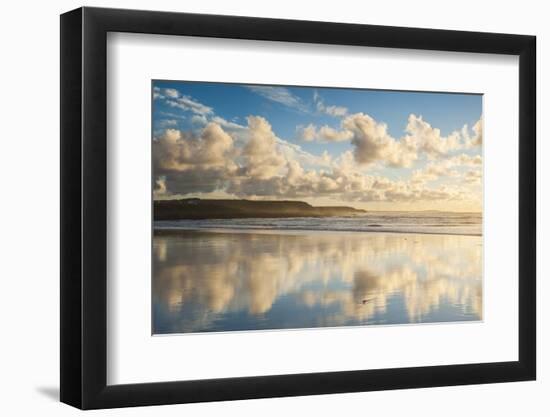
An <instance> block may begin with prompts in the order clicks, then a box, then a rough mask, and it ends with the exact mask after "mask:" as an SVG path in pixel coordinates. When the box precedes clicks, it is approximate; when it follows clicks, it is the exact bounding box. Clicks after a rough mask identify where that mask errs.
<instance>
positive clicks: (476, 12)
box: [0, 0, 550, 417]
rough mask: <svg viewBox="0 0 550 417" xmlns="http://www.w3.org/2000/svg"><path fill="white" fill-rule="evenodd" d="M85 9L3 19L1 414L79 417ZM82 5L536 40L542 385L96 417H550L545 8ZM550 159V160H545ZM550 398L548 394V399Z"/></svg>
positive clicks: (243, 2)
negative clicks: (76, 104)
mask: <svg viewBox="0 0 550 417" xmlns="http://www.w3.org/2000/svg"><path fill="white" fill-rule="evenodd" d="M81 5H82V3H80V2H77V1H70V0H59V1H57V2H55V3H48V2H38V1H33V2H31V1H27V2H6V4H4V5H3V7H2V13H1V17H0V31H1V36H0V43H1V49H0V51H1V55H0V56H1V64H0V72H1V75H2V76H1V78H0V80H1V87H0V94H1V95H0V120H1V121H2V124H1V130H0V132H1V133H0V150H1V151H0V186H1V188H0V189H1V190H2V196H3V197H2V204H1V205H0V253H1V257H0V259H1V262H0V270H1V272H0V284H1V286H2V288H1V291H0V320H1V322H0V325H1V327H0V328H1V331H2V341H1V343H0V372H1V376H0V392H1V398H2V399H1V400H0V410H1V411H2V414H3V415H36V414H39V413H40V415H59V416H65V415H75V414H77V413H78V412H77V411H76V410H75V409H72V408H71V407H69V406H66V405H63V404H60V403H58V402H57V396H58V392H59V385H58V379H59V371H58V369H59V361H58V349H59V343H58V340H59V325H58V311H59V286H58V284H59V278H58V277H59V249H58V247H59V232H58V230H59V220H58V217H59V216H58V213H59V185H58V183H59V17H58V15H59V14H60V13H62V12H64V11H67V10H70V9H73V8H76V7H79V6H81ZM86 5H89V6H103V7H123V8H138V9H157V10H169V11H182V12H184V11H185V12H197V13H215V14H238V15H250V16H264V17H279V18H293V19H308V20H325V21H340V22H353V23H371V24H380V25H395V26H416V27H429V28H441V29H459V30H474V31H493V32H510V33H523V34H533V35H537V37H538V75H539V76H538V88H537V93H538V119H539V126H538V138H539V148H538V160H539V180H538V184H539V185H538V192H539V200H538V201H539V203H538V207H539V226H538V230H539V232H538V235H539V250H538V256H539V260H540V261H539V285H538V291H539V296H538V299H539V303H538V317H539V320H538V330H539V342H538V349H539V366H538V373H539V377H538V381H536V382H527V383H508V384H497V385H482V386H467V387H451V388H432V389H422V390H403V391H388V392H377V393H359V394H344V395H325V396H314V397H299V398H283V399H271V400H254V401H237V402H230V403H210V404H193V405H179V406H164V407H145V408H138V409H120V410H109V411H99V412H96V413H94V415H114V414H116V415H131V416H135V415H137V416H149V415H155V416H157V415H158V416H164V415H180V414H182V413H188V414H189V415H194V416H213V415H223V416H239V417H242V416H249V415H251V416H252V415H262V416H263V415H285V414H286V415H300V414H302V415H304V414H305V415H311V414H315V415H316V416H333V415H335V414H342V413H351V414H355V413H359V414H365V413H369V414H373V415H376V414H383V415H407V416H416V415H422V416H424V417H428V416H441V415H445V416H446V417H450V416H464V415H505V416H506V415H510V416H512V415H519V414H523V415H529V416H543V415H548V413H549V412H550V403H549V402H548V394H547V393H548V392H550V361H549V360H548V358H547V355H546V353H547V352H548V351H549V343H550V330H549V329H550V326H548V324H547V323H546V322H547V320H548V319H549V318H550V307H549V306H550V302H547V303H544V300H546V299H547V298H548V297H549V296H550V285H549V283H548V279H549V276H550V262H549V261H548V258H547V256H546V259H543V258H544V257H545V255H546V254H547V253H548V251H549V250H550V221H548V220H547V219H543V216H542V215H540V213H542V212H545V211H548V210H550V193H549V192H548V191H547V190H546V192H545V193H543V186H544V183H545V182H546V181H548V180H550V166H549V165H548V164H547V165H546V166H541V165H542V161H544V160H546V159H547V158H548V157H550V147H549V146H548V144H547V143H544V141H543V140H542V138H543V137H544V136H545V135H548V134H550V124H549V122H547V121H546V120H543V118H542V115H543V114H544V110H545V109H546V105H547V103H548V98H549V97H550V83H549V82H548V81H547V80H546V79H545V77H544V72H545V71H546V72H547V73H550V71H549V60H550V48H549V47H548V45H549V43H550V26H548V21H547V14H548V12H547V11H545V7H544V6H545V4H544V2H540V1H536V0H523V1H521V2H518V1H514V2H510V1H506V2H505V1H501V2H485V3H483V2H479V1H475V0H474V1H471V0H462V1H460V2H452V3H451V2H441V1H428V0H416V1H406V0H399V1H392V0H387V1H382V2H376V3H374V2H371V3H370V4H369V3H367V2H358V1H353V0H339V1H338V2H321V1H311V2H309V3H308V2H305V1H303V2H302V3H299V2H297V1H295V0H294V1H288V2H287V1H283V0H278V1H272V2H261V1H254V0H231V1H223V0H201V1H198V2H178V1H175V0H156V1H147V0H124V1H118V2H115V1H93V0H88V1H87V2H86ZM545 157H546V158H545ZM544 394H546V395H544Z"/></svg>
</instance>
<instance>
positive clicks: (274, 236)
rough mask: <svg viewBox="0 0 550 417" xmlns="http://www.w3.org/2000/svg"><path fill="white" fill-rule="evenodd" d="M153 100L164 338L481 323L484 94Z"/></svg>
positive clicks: (169, 94) (155, 307) (260, 92)
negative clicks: (165, 336) (325, 328)
mask: <svg viewBox="0 0 550 417" xmlns="http://www.w3.org/2000/svg"><path fill="white" fill-rule="evenodd" d="M151 89H152V90H151V96H152V145H151V146H152V170H153V171H152V172H153V175H152V176H153V177H152V199H153V242H152V256H153V261H152V263H153V265H152V327H153V328H152V333H153V334H178V333H199V332H228V331H253V330H276V329H307V328H322V327H340V326H366V325H398V324H413V323H414V324H418V323H438V322H471V321H479V320H482V318H483V317H482V311H483V294H482V287H483V285H482V284H483V268H482V266H483V265H482V250H483V236H482V219H483V187H482V173H483V169H482V168H483V158H482V142H483V129H482V99H483V96H482V95H481V94H470V93H445V92H414V91H393V90H370V89H356V88H327V87H303V86H279V85H253V84H250V85H248V84H229V83H211V82H195V81H193V82H188V81H177V80H171V81H168V80H154V81H153V82H152V86H151Z"/></svg>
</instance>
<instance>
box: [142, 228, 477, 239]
mask: <svg viewBox="0 0 550 417" xmlns="http://www.w3.org/2000/svg"><path fill="white" fill-rule="evenodd" d="M152 229H153V235H154V236H155V235H170V234H172V235H176V234H180V233H185V232H205V233H220V234H284V235H292V234H295V235H306V234H339V235H341V234H350V233H351V234H359V233H365V234H370V233H376V234H381V233H386V234H392V235H436V236H457V237H458V236H465V237H479V238H482V237H483V234H474V233H449V232H448V231H445V232H431V231H430V232H426V231H403V230H397V229H389V230H388V229H384V230H330V229H327V230H316V229H307V228H293V229H275V228H272V229H269V228H257V229H255V228H236V227H235V228H231V227H226V228H223V227H174V226H153V228H152Z"/></svg>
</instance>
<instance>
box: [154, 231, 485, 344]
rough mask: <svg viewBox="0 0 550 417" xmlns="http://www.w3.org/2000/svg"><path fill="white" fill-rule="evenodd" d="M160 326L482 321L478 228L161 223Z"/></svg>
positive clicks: (177, 329)
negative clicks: (455, 231)
mask: <svg viewBox="0 0 550 417" xmlns="http://www.w3.org/2000/svg"><path fill="white" fill-rule="evenodd" d="M152 286H153V300H152V301H153V333H154V334H168V333H189V332H215V331H216V332H217V331H235V330H263V329H293V328H317V327H334V326H355V325H376V324H405V323H433V322H449V321H472V320H480V319H482V316H481V314H482V238H481V237H480V236H464V235H443V234H441V235H437V234H408V233H361V232H335V231H317V232H315V231H314V232H312V231H308V232H300V231H280V230H266V231H254V230H248V231H235V230H215V229H213V230H158V229H157V230H155V235H154V240H153V280H152Z"/></svg>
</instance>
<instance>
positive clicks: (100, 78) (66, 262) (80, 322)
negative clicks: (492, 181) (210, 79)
mask: <svg viewBox="0 0 550 417" xmlns="http://www.w3.org/2000/svg"><path fill="white" fill-rule="evenodd" d="M108 32H130V33H146V34H162V35H174V36H178V35H185V36H198V37H213V38H234V39H254V40H266V41H285V42H304V43H318V44H332V45H356V46H370V47H381V48H403V49H421V50H439V51H456V52H476V53H490V54H506V55H516V56H519V103H518V111H519V132H518V138H519V155H518V158H519V270H518V276H519V293H518V297H519V329H518V332H519V347H518V348H519V358H518V361H512V362H495V363H477V364H467V365H453V364H451V365H445V366H423V367H412V368H398V369H376V370H356V371H342V372H324V373H308V374H293V375H273V376H255V377H239V378H224V379H209V380H198V381H177V382H161V383H140V384H128V385H111V386H110V385H107V383H106V381H107V379H106V376H107V311H106V310H107V309H106V307H107V303H106V300H107V252H106V248H107V181H108V177H107V135H106V127H107V111H106V97H107V82H106V81H107V72H106V63H107V62H106V60H107V54H106V46H107V41H106V40H107V33H108ZM535 45H536V38H535V37H534V36H524V35H510V34H495V33H481V32H461V31H448V30H431V29H415V28H403V27H387V26H372V25H358V24H341V23H324V22H311V21H293V20H279V19H265V18H252V17H234V16H215V15H200V14H185V13H171V12H153V11H136V10H119V9H102V8H88V7H84V8H80V9H77V10H73V11H70V12H68V13H65V14H63V15H61V54H60V56H61V310H60V315H61V358H60V359H61V401H62V402H64V403H67V404H70V405H72V406H75V407H78V408H81V409H96V408H112V407H124V406H144V405H156V404H174V403H190V402H201V401H219V400H238V399H248V398H264V397H282V396H298V395H312V394H328V393H343V392H357V391H376V390H388V389H401V388H421V387H434V386H449V385H463V384H482V383H496V382H506V381H525V380H534V379H535V377H536V314H535V312H536V262H535V261H536V259H535V258H536V139H535V134H536V127H535V124H536V119H535V117H536V116H535V114H536V112H535V108H536V91H535V88H536V81H535V80H536V69H535V67H536V65H535V62H536V46H535Z"/></svg>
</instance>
